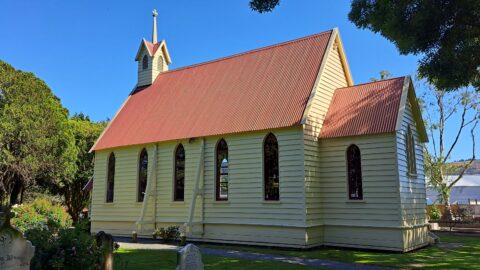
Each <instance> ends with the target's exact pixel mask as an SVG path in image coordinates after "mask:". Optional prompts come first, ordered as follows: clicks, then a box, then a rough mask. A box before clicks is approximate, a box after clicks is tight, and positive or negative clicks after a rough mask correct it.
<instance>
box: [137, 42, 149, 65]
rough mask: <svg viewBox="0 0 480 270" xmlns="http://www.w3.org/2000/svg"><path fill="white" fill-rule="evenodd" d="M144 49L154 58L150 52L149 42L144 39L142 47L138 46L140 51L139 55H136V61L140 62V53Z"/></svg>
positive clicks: (141, 43)
mask: <svg viewBox="0 0 480 270" xmlns="http://www.w3.org/2000/svg"><path fill="white" fill-rule="evenodd" d="M144 47H145V49H146V50H147V52H148V54H149V55H150V56H152V52H150V50H149V49H148V46H147V41H146V40H145V39H144V38H143V39H142V41H141V42H140V46H138V51H137V54H136V55H135V61H138V59H139V58H140V53H141V52H142V49H143V48H144Z"/></svg>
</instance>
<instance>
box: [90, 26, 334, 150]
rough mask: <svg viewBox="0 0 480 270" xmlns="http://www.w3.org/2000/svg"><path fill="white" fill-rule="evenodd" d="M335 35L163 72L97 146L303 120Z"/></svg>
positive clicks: (263, 127) (138, 94) (134, 98)
mask: <svg viewBox="0 0 480 270" xmlns="http://www.w3.org/2000/svg"><path fill="white" fill-rule="evenodd" d="M331 34H332V31H327V32H323V33H320V34H316V35H313V36H309V37H305V38H301V39H297V40H293V41H289V42H285V43H281V44H277V45H273V46H269V47H265V48H262V49H257V50H253V51H249V52H246V53H241V54H238V55H234V56H230V57H226V58H222V59H219V60H215V61H210V62H206V63H203V64H198V65H193V66H189V67H185V68H180V69H176V70H171V71H168V72H164V73H161V74H160V75H158V77H157V79H156V80H155V82H154V83H153V84H152V85H151V86H148V87H146V88H143V89H141V90H139V91H135V92H134V93H133V94H132V95H131V96H130V97H129V99H128V100H127V101H126V102H125V104H124V106H123V107H122V109H121V110H120V111H119V113H118V114H117V116H116V117H115V118H114V120H113V121H112V123H111V124H110V126H109V127H108V128H107V130H106V131H105V133H104V134H103V135H102V136H101V137H100V139H99V141H98V142H97V144H96V145H95V146H94V148H93V150H100V149H106V148H113V147H120V146H127V145H137V144H145V143H150V142H160V141H168V140H175V139H185V138H191V137H202V136H210V135H218V134H228V133H237V132H246V131H255V130H266V129H273V128H281V127H290V126H295V125H300V124H301V120H302V116H303V112H304V110H305V107H306V105H307V102H308V99H309V96H310V93H311V91H312V89H313V86H314V83H315V80H316V77H317V74H318V71H319V68H320V65H321V62H322V59H323V56H324V55H325V51H326V48H327V44H328V41H329V39H330V36H331Z"/></svg>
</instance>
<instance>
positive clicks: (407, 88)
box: [395, 76, 428, 143]
mask: <svg viewBox="0 0 480 270" xmlns="http://www.w3.org/2000/svg"><path fill="white" fill-rule="evenodd" d="M407 100H408V102H410V105H411V108H412V114H413V119H414V120H415V127H416V129H417V132H418V137H419V139H420V141H421V142H423V143H426V142H428V135H427V130H426V129H425V122H424V121H423V118H422V111H421V109H420V105H419V104H418V100H417V97H416V95H415V89H414V88H413V84H412V79H411V78H410V76H405V81H404V83H403V89H402V97H401V99H400V106H399V108H398V117H397V123H396V128H395V130H396V131H399V130H400V128H401V127H402V122H403V119H404V116H405V110H406V108H407Z"/></svg>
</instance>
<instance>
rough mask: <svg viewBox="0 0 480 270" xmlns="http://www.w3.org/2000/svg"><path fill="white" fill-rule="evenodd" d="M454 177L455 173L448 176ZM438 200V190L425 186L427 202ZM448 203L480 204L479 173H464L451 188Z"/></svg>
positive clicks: (431, 202)
mask: <svg viewBox="0 0 480 270" xmlns="http://www.w3.org/2000/svg"><path fill="white" fill-rule="evenodd" d="M456 177H457V176H456V175H452V176H450V178H451V179H455V178H456ZM438 201H439V194H438V192H437V191H436V190H434V189H433V188H431V187H427V204H429V205H430V204H433V203H438ZM450 203H452V204H457V203H458V204H476V205H480V175H478V174H474V175H464V176H463V177H462V179H460V180H459V181H458V183H457V184H455V186H454V187H453V188H452V192H451V194H450Z"/></svg>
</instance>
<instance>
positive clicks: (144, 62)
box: [142, 54, 150, 70]
mask: <svg viewBox="0 0 480 270" xmlns="http://www.w3.org/2000/svg"><path fill="white" fill-rule="evenodd" d="M148 62H150V61H148V56H147V55H146V54H145V55H143V58H142V70H147V69H148V65H149V63H148Z"/></svg>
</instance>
